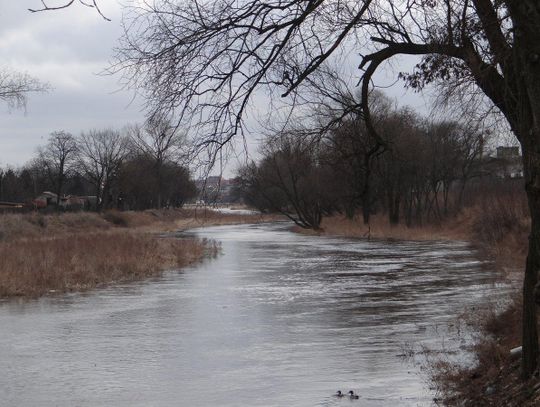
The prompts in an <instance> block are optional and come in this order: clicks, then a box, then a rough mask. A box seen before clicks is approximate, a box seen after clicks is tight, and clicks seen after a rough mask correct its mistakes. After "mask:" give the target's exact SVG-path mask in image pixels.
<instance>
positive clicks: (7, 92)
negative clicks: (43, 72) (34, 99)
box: [0, 69, 49, 109]
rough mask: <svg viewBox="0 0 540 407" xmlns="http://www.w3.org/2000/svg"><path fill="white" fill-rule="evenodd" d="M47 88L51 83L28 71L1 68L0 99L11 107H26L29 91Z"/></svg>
mask: <svg viewBox="0 0 540 407" xmlns="http://www.w3.org/2000/svg"><path fill="white" fill-rule="evenodd" d="M47 90H49V85H47V84H45V83H42V82H40V81H39V80H38V79H36V78H34V77H32V76H30V75H28V74H26V73H20V72H15V71H11V70H9V69H2V70H0V100H2V101H3V102H5V103H7V105H8V107H9V108H16V109H24V108H25V107H26V102H27V99H28V94H29V93H34V92H45V91H47Z"/></svg>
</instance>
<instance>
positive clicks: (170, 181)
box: [0, 122, 197, 211]
mask: <svg viewBox="0 0 540 407" xmlns="http://www.w3.org/2000/svg"><path fill="white" fill-rule="evenodd" d="M185 150H186V146H185V138H184V136H183V135H182V134H181V133H179V132H178V131H177V130H176V128H175V127H173V126H172V125H171V124H170V123H168V122H155V123H149V124H147V125H145V126H144V127H141V126H129V127H126V128H125V129H123V130H122V131H117V130H111V129H106V130H91V131H87V132H83V133H81V134H80V135H79V136H73V135H72V134H70V133H67V132H65V131H56V132H54V133H52V134H50V136H49V139H48V142H47V144H46V145H45V146H43V147H40V148H39V149H38V150H37V152H36V156H35V157H34V158H33V159H32V160H30V161H29V162H28V163H26V164H25V165H23V166H22V167H20V168H16V169H14V168H3V169H2V168H0V202H1V201H8V202H30V201H32V199H34V198H35V197H36V196H38V195H39V194H41V193H42V192H43V191H50V192H53V193H54V194H56V200H57V202H55V203H54V204H56V206H58V204H59V203H60V202H59V201H60V199H61V197H63V196H65V195H77V196H91V197H93V201H94V202H95V204H94V209H96V210H98V211H100V210H103V209H108V208H117V209H130V210H143V209H150V208H162V207H166V206H167V207H168V206H174V207H178V206H181V205H183V204H184V203H185V202H186V201H187V200H189V199H192V198H194V197H195V196H196V194H197V188H196V186H195V183H194V182H193V181H192V179H191V177H190V172H189V169H188V168H187V167H186V166H185V165H184V162H185V161H186V160H185Z"/></svg>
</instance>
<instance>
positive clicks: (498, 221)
mask: <svg viewBox="0 0 540 407" xmlns="http://www.w3.org/2000/svg"><path fill="white" fill-rule="evenodd" d="M495 192H496V193H486V194H482V195H481V196H479V197H478V199H477V200H476V201H475V202H474V203H473V204H471V205H469V206H468V207H466V208H465V209H464V210H463V211H461V213H459V214H457V215H456V216H454V217H450V218H448V219H446V220H445V221H443V222H441V223H439V224H436V225H433V224H431V225H423V226H417V227H412V228H408V227H406V226H404V225H398V226H390V225H389V223H388V221H387V220H386V219H385V218H384V217H382V216H375V217H374V219H373V220H372V222H371V224H370V225H369V227H368V226H366V225H363V224H362V222H361V220H347V219H345V218H344V217H339V216H337V217H331V218H326V219H324V221H323V224H322V227H323V232H322V233H324V234H329V235H337V236H349V237H363V238H367V237H371V238H381V239H406V240H439V239H443V240H466V241H469V242H471V243H472V244H473V245H474V246H475V247H476V248H477V249H478V250H479V252H480V255H481V256H485V257H486V258H487V259H490V260H492V261H493V264H494V266H493V272H494V273H495V274H496V276H497V277H499V278H501V279H504V280H505V281H510V282H511V283H512V284H511V285H512V287H514V288H513V289H512V292H511V294H510V296H509V298H508V301H507V302H506V304H505V305H504V306H503V307H502V308H499V309H498V310H496V309H495V308H494V307H493V306H492V305H493V304H491V303H490V302H491V300H492V299H490V298H486V300H485V301H486V304H481V306H480V307H477V309H476V310H467V312H466V314H467V315H466V316H460V317H459V319H460V321H459V322H460V323H465V324H467V326H468V331H469V332H470V331H471V330H472V332H473V337H474V338H475V341H474V343H473V344H472V345H471V346H469V345H467V348H466V349H464V351H470V352H472V355H473V356H474V362H473V363H472V364H471V365H469V366H463V365H462V364H459V363H454V362H450V361H448V358H446V357H445V355H442V357H440V358H430V360H429V365H428V366H426V371H427V373H428V374H429V375H430V379H431V381H432V385H433V387H434V388H435V389H436V391H437V393H438V397H437V405H448V406H463V407H465V406H470V407H479V406H508V407H513V406H515V407H518V406H525V407H527V406H531V407H532V406H538V405H540V381H539V380H538V379H537V378H535V379H532V380H531V381H530V382H527V383H523V382H521V381H520V379H519V366H520V358H519V356H518V357H512V356H511V354H510V350H511V349H514V348H516V347H518V346H520V345H521V281H522V276H523V269H524V265H525V258H526V254H527V242H528V234H529V222H530V219H529V216H528V208H527V202H526V198H525V196H524V193H523V191H522V190H521V189H519V190H508V191H506V192H504V191H503V192H501V191H495ZM298 231H300V230H299V228H298ZM302 232H303V233H310V232H305V231H302ZM478 309H485V310H486V311H482V312H479V311H478ZM457 318H458V317H457ZM460 334H461V333H459V332H457V333H456V335H460Z"/></svg>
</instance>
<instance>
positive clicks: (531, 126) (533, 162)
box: [507, 0, 540, 379]
mask: <svg viewBox="0 0 540 407" xmlns="http://www.w3.org/2000/svg"><path fill="white" fill-rule="evenodd" d="M507 4H508V6H509V10H510V15H511V17H512V21H513V24H514V27H515V41H514V47H513V58H514V60H513V63H514V70H515V71H514V72H513V74H514V75H513V79H514V81H515V82H516V83H517V86H516V87H515V89H516V92H515V94H514V95H513V96H514V98H515V100H516V104H515V115H514V120H513V123H512V119H510V123H511V125H513V126H512V127H513V130H514V131H515V133H516V135H517V137H518V139H519V141H520V142H521V147H522V153H523V167H524V168H523V169H524V173H525V188H526V191H527V199H528V203H529V210H530V214H531V234H530V236H529V251H528V254H527V263H526V267H525V277H524V280H523V354H522V378H523V379H528V378H530V377H531V376H532V375H533V374H534V373H535V371H537V369H538V356H539V350H538V325H537V324H538V322H537V309H536V303H535V301H534V300H535V298H534V294H535V292H534V291H535V285H536V283H537V280H538V271H539V270H540V30H538V19H539V18H540V4H539V3H538V0H509V1H508V2H507ZM516 130H517V131H516Z"/></svg>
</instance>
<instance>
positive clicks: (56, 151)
mask: <svg viewBox="0 0 540 407" xmlns="http://www.w3.org/2000/svg"><path fill="white" fill-rule="evenodd" d="M77 152H78V149H77V143H76V141H75V138H74V137H73V136H72V135H71V134H70V133H67V132H65V131H63V130H60V131H55V132H53V133H51V134H50V136H49V142H48V143H47V145H46V146H45V147H43V148H40V149H39V150H38V157H39V158H38V159H39V161H40V165H42V166H43V167H44V168H45V169H46V171H47V175H48V177H49V179H50V182H51V184H53V185H54V186H55V193H56V195H57V197H56V205H57V206H58V205H59V203H60V198H61V195H62V193H63V191H64V183H65V180H66V178H67V175H68V173H69V172H70V171H71V170H72V169H73V164H74V163H75V160H76V157H77Z"/></svg>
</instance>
